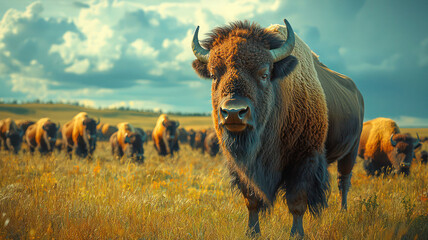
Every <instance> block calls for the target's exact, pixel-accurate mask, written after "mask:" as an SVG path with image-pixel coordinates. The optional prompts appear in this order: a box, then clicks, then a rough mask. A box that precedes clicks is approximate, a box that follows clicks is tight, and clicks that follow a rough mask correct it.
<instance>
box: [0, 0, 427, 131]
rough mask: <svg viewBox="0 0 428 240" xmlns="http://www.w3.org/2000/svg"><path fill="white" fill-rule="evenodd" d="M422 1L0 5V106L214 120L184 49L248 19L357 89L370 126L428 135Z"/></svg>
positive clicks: (62, 0) (206, 84) (136, 0)
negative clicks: (284, 36) (283, 35)
mask: <svg viewBox="0 0 428 240" xmlns="http://www.w3.org/2000/svg"><path fill="white" fill-rule="evenodd" d="M427 11H428V1H426V0H422V1H416V0H409V1H402V0H353V1H350V0H349V1H343V0H324V1H319V0H299V1H295V0H263V1H259V0H239V1H226V0H216V1H212V0H202V1H200V0H197V1H196V0H169V1H157V0H126V1H119V0H95V1H83V0H81V1H72V0H39V1H30V0H15V1H3V0H1V1H0V86H1V88H0V100H3V101H9V100H12V99H17V100H21V101H27V100H34V99H40V100H43V101H49V100H53V101H77V102H79V103H81V104H83V105H86V106H89V107H121V106H122V107H130V108H137V109H154V110H159V109H161V110H162V111H164V112H167V111H180V112H187V113H196V112H198V113H209V112H211V108H212V107H211V99H210V98H211V95H210V92H211V83H210V81H208V80H204V79H200V78H199V77H198V76H197V75H196V74H195V72H194V70H193V69H192V67H191V62H192V61H193V60H194V59H195V57H194V55H193V53H192V50H191V47H190V46H191V38H192V36H193V32H194V30H195V28H196V26H200V33H199V38H200V39H204V38H205V37H206V34H207V33H208V32H210V31H211V30H212V29H213V28H214V27H217V26H224V25H227V24H228V23H230V22H233V21H237V20H249V21H253V22H257V23H259V24H260V25H261V26H262V27H268V26H269V25H271V24H282V23H283V19H284V18H287V20H288V21H289V22H290V24H291V25H292V27H293V29H294V31H295V33H296V34H297V35H298V36H299V37H300V38H301V39H302V40H303V41H305V42H306V43H307V44H308V46H309V47H310V48H311V49H312V50H313V51H314V52H315V53H317V54H318V55H319V56H320V60H321V61H322V62H323V63H324V64H325V65H327V66H328V67H329V68H331V69H333V70H335V71H337V72H340V73H342V74H345V75H347V76H349V77H350V78H352V79H353V80H354V82H355V83H356V84H357V86H358V88H359V89H360V91H361V92H362V94H363V97H364V101H365V120H370V119H373V118H376V117H388V118H392V119H394V120H396V121H397V122H398V124H399V126H402V127H428V14H426V12H427Z"/></svg>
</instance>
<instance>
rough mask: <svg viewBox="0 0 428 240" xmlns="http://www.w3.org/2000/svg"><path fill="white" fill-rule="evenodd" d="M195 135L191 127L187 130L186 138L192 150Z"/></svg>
mask: <svg viewBox="0 0 428 240" xmlns="http://www.w3.org/2000/svg"><path fill="white" fill-rule="evenodd" d="M195 136H196V132H195V130H193V129H192V128H191V129H190V130H189V132H188V135H187V140H188V142H189V145H190V147H192V149H193V150H194V149H195Z"/></svg>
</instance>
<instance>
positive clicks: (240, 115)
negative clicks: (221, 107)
mask: <svg viewBox="0 0 428 240" xmlns="http://www.w3.org/2000/svg"><path fill="white" fill-rule="evenodd" d="M248 110H249V108H248V107H246V108H245V109H242V110H240V111H239V112H238V116H239V119H241V120H242V119H243V118H244V117H245V115H246V114H247V113H248Z"/></svg>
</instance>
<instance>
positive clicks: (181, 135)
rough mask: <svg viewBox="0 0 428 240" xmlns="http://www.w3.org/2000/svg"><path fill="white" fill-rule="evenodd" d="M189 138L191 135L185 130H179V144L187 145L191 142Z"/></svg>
mask: <svg viewBox="0 0 428 240" xmlns="http://www.w3.org/2000/svg"><path fill="white" fill-rule="evenodd" d="M188 136H189V134H188V133H187V131H186V129H185V128H179V129H178V142H180V143H187V142H188V141H189V139H188Z"/></svg>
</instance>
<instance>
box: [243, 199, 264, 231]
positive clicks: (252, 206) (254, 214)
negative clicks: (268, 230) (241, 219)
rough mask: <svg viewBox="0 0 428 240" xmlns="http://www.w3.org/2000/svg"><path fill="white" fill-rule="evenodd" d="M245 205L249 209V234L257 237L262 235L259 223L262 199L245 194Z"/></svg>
mask: <svg viewBox="0 0 428 240" xmlns="http://www.w3.org/2000/svg"><path fill="white" fill-rule="evenodd" d="M244 197H245V205H247V209H248V228H247V233H246V234H247V236H248V237H256V236H258V235H260V224H259V211H260V205H261V203H260V201H259V200H258V199H257V198H255V197H254V195H253V196H244Z"/></svg>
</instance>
